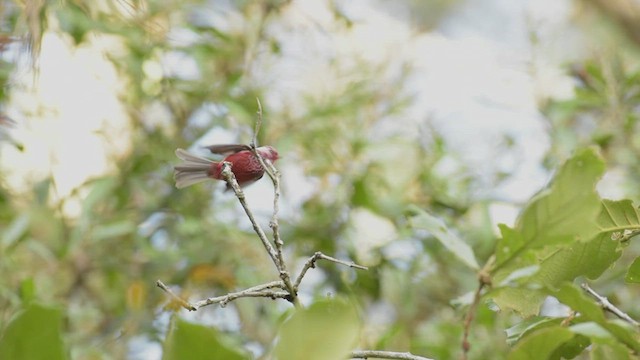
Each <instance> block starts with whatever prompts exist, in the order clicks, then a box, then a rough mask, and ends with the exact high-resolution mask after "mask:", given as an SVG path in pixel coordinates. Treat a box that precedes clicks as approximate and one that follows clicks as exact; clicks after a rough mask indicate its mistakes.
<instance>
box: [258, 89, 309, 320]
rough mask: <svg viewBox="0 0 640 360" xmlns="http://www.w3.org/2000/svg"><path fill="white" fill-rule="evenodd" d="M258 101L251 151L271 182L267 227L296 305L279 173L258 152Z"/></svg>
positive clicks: (278, 264) (296, 295)
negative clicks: (281, 212) (281, 221)
mask: <svg viewBox="0 0 640 360" xmlns="http://www.w3.org/2000/svg"><path fill="white" fill-rule="evenodd" d="M256 101H257V102H258V111H257V117H256V124H255V128H254V131H253V139H252V140H251V152H253V155H254V156H255V157H256V158H257V159H258V161H259V162H260V165H261V166H262V168H263V169H264V170H265V172H266V173H267V174H268V175H269V177H270V178H271V181H272V182H273V215H272V217H271V221H270V222H269V227H270V228H271V231H272V232H273V242H274V243H275V250H276V259H277V262H278V263H277V264H276V267H277V268H278V271H279V273H280V279H282V281H283V282H284V284H285V286H286V287H287V290H288V291H289V292H290V293H291V302H292V303H293V304H294V305H295V306H296V307H299V306H300V302H299V301H298V293H297V290H296V288H295V287H294V286H293V284H292V283H291V275H290V274H289V270H287V264H286V262H285V261H284V254H283V247H284V242H283V241H282V238H280V226H279V224H278V212H279V210H280V207H279V205H278V204H279V202H280V173H279V172H278V170H277V169H276V168H275V166H273V164H272V163H271V161H268V160H267V161H265V159H264V158H263V157H262V155H260V153H259V152H258V133H260V128H261V127H262V104H261V103H260V99H256Z"/></svg>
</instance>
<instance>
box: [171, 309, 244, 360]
mask: <svg viewBox="0 0 640 360" xmlns="http://www.w3.org/2000/svg"><path fill="white" fill-rule="evenodd" d="M226 342H227V340H225V339H224V336H222V335H221V334H220V333H218V332H217V331H216V330H215V329H213V328H209V327H206V326H202V325H196V324H191V323H189V322H186V321H184V320H181V319H178V318H176V319H175V321H174V322H173V324H172V326H171V330H170V331H169V334H168V335H167V339H166V340H165V342H164V353H163V355H162V359H163V360H183V359H189V360H218V359H225V360H236V359H238V360H244V359H249V356H247V355H245V354H243V353H241V352H240V351H238V349H237V347H234V346H230V345H227V344H226Z"/></svg>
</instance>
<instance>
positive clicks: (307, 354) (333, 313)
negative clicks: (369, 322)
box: [275, 299, 360, 360]
mask: <svg viewBox="0 0 640 360" xmlns="http://www.w3.org/2000/svg"><path fill="white" fill-rule="evenodd" d="M359 328H360V326H359V321H358V316H357V314H356V310H355V308H354V307H353V305H351V304H350V303H349V302H347V301H346V300H341V299H332V300H323V301H318V302H316V303H314V304H313V305H311V306H310V307H308V308H306V309H299V310H298V311H296V312H295V313H294V314H293V316H292V317H291V318H289V319H288V320H287V321H286V322H285V323H284V324H283V325H282V329H281V330H280V335H279V336H280V340H279V341H278V344H277V345H276V349H275V352H276V355H277V358H278V360H298V359H307V360H325V359H343V358H345V357H346V356H347V354H348V353H349V351H351V350H352V349H353V347H354V346H355V344H356V340H357V339H358V336H359Z"/></svg>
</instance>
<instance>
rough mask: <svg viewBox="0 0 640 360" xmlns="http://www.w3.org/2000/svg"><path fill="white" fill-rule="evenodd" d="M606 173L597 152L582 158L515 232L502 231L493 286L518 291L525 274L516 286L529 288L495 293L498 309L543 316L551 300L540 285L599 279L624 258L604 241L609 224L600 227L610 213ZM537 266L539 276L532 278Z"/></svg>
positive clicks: (542, 196)
mask: <svg viewBox="0 0 640 360" xmlns="http://www.w3.org/2000/svg"><path fill="white" fill-rule="evenodd" d="M603 171H604V163H603V161H602V159H601V158H600V157H599V156H598V155H597V154H596V153H595V151H593V150H591V149H586V150H583V151H581V152H579V153H578V154H576V155H575V156H574V157H573V158H571V159H570V160H569V161H567V162H566V163H565V164H564V165H563V166H562V168H561V169H560V171H559V172H558V174H557V176H556V177H555V179H554V180H553V182H552V185H551V187H550V188H549V189H547V190H545V191H543V192H542V193H540V194H538V195H537V196H536V197H535V198H534V200H533V201H532V202H531V203H530V204H529V205H528V206H527V207H526V209H525V210H524V212H523V213H522V215H521V216H520V218H519V219H518V222H517V224H516V226H515V228H513V229H512V228H509V227H507V226H505V225H500V231H501V233H502V238H501V239H500V240H499V241H498V244H497V246H496V252H495V257H496V263H495V266H494V268H493V270H492V275H493V278H492V280H493V284H495V285H497V286H504V285H512V284H507V283H508V282H512V281H508V282H507V281H506V280H509V279H513V278H514V274H524V275H527V276H518V278H517V279H516V280H518V281H515V283H520V284H523V283H524V282H525V281H526V282H528V283H529V286H528V287H527V288H523V287H519V288H511V287H507V288H503V289H501V290H500V291H496V292H494V298H493V300H494V301H495V303H496V304H497V305H498V306H500V307H501V308H503V309H506V308H508V309H512V310H515V311H516V312H518V313H520V314H521V315H523V316H529V315H534V314H537V312H538V310H539V308H540V304H541V303H542V301H543V300H544V297H545V296H544V294H543V292H540V291H538V290H537V289H536V288H535V287H536V285H554V284H558V283H560V282H562V281H564V280H567V279H573V278H575V277H576V276H579V275H587V276H589V277H597V276H599V275H600V274H601V273H602V271H604V270H605V269H606V268H607V267H608V266H610V265H611V264H612V263H613V262H614V261H615V260H616V259H617V258H618V257H619V253H618V251H617V243H613V242H611V241H610V240H609V242H606V241H605V239H604V235H602V237H598V236H599V234H601V232H602V231H603V229H609V226H608V225H609V222H605V221H602V222H600V221H596V220H597V219H599V218H603V217H604V216H605V215H606V213H607V212H606V208H605V207H604V206H603V205H602V202H601V200H600V199H599V197H598V195H597V193H596V191H595V185H596V183H597V181H598V179H599V178H600V176H601V175H602V173H603ZM599 214H600V215H599ZM536 266H537V267H538V272H537V273H533V272H531V271H530V270H531V269H535V267H536ZM525 270H526V271H525ZM501 284H502V285H501ZM532 285H533V286H532Z"/></svg>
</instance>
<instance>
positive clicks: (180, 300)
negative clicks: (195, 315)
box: [156, 280, 198, 311]
mask: <svg viewBox="0 0 640 360" xmlns="http://www.w3.org/2000/svg"><path fill="white" fill-rule="evenodd" d="M156 285H157V286H158V287H159V288H160V289H162V290H164V292H166V293H167V294H169V296H170V297H171V299H172V300H173V301H175V302H177V303H178V304H180V306H182V307H183V308H185V309H187V310H189V311H196V310H198V308H197V307H195V306H193V305H191V303H190V302H188V301H186V300H184V299H183V298H181V297H180V296H178V295H176V293H174V292H173V291H172V290H171V289H169V287H167V285H165V284H164V283H163V282H162V281H160V280H158V281H156Z"/></svg>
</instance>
